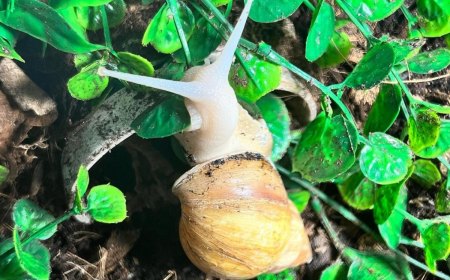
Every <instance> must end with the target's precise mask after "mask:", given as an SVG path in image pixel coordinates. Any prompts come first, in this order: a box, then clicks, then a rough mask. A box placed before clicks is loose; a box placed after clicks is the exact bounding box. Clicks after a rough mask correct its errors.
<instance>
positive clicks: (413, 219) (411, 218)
mask: <svg viewBox="0 0 450 280" xmlns="http://www.w3.org/2000/svg"><path fill="white" fill-rule="evenodd" d="M395 211H397V212H399V213H400V214H402V215H403V216H404V217H405V219H407V220H408V221H410V222H411V223H413V224H414V225H415V226H416V227H417V228H418V229H419V231H421V229H423V228H424V225H423V224H424V222H423V221H422V220H420V219H419V218H416V217H414V216H413V215H411V214H410V213H408V211H405V210H403V209H401V208H397V207H396V208H395Z"/></svg>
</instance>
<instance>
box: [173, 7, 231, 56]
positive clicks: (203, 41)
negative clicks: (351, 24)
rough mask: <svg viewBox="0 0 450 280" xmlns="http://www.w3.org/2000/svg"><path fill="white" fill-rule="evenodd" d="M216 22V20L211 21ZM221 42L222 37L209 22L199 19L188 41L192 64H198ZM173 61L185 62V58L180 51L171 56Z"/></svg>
mask: <svg viewBox="0 0 450 280" xmlns="http://www.w3.org/2000/svg"><path fill="white" fill-rule="evenodd" d="M227 1H228V0H227ZM211 20H213V21H217V19H216V18H213V19H211ZM220 42H222V37H221V36H220V34H219V33H218V32H217V31H216V29H215V28H214V27H213V26H212V25H211V24H209V22H208V21H207V20H206V19H204V18H201V19H200V20H198V21H197V23H196V24H195V27H194V31H193V33H192V36H191V38H190V39H189V41H188V47H189V50H190V51H191V59H192V62H193V63H199V62H202V61H203V60H205V58H206V57H208V56H209V55H210V54H211V53H212V52H213V51H214V50H215V49H217V47H218V46H219V45H220ZM173 57H174V58H175V61H177V62H180V63H181V62H185V61H186V57H185V54H184V51H183V50H182V49H180V50H178V51H176V52H175V53H174V54H173Z"/></svg>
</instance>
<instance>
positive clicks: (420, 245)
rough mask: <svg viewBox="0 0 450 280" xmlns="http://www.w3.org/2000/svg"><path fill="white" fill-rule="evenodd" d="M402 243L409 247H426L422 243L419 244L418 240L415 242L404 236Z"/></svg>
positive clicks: (401, 238)
mask: <svg viewBox="0 0 450 280" xmlns="http://www.w3.org/2000/svg"><path fill="white" fill-rule="evenodd" d="M400 243H401V244H404V245H408V246H414V247H417V248H424V247H425V246H424V245H423V243H422V242H419V241H417V240H413V239H410V238H407V237H404V236H401V237H400Z"/></svg>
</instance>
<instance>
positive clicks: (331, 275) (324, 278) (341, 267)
mask: <svg viewBox="0 0 450 280" xmlns="http://www.w3.org/2000/svg"><path fill="white" fill-rule="evenodd" d="M348 269H349V267H348V266H347V265H346V264H343V263H336V264H333V265H331V266H329V267H327V268H326V269H325V270H324V271H322V274H321V275H320V280H347V273H348Z"/></svg>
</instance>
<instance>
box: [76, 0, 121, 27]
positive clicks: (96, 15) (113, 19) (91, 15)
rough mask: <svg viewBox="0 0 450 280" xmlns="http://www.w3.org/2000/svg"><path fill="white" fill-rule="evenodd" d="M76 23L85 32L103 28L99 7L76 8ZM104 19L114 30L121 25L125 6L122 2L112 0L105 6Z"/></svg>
mask: <svg viewBox="0 0 450 280" xmlns="http://www.w3.org/2000/svg"><path fill="white" fill-rule="evenodd" d="M75 11H76V14H77V19H78V22H79V24H80V25H81V26H83V28H85V29H87V30H93V31H96V30H99V29H102V28H103V20H102V14H101V7H100V6H97V7H87V6H85V7H76V8H75ZM105 11H106V17H107V18H108V26H109V28H114V27H116V26H118V25H119V24H121V23H122V21H123V20H124V18H125V14H126V11H127V6H126V4H125V2H124V0H112V1H111V2H110V3H108V4H106V5H105Z"/></svg>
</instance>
